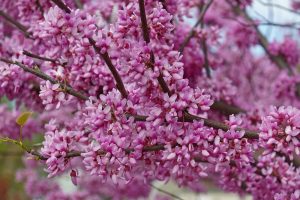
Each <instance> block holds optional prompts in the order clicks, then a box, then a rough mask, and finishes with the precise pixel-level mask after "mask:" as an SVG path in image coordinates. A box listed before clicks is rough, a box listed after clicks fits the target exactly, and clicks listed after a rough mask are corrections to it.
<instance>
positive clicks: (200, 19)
mask: <svg viewBox="0 0 300 200" xmlns="http://www.w3.org/2000/svg"><path fill="white" fill-rule="evenodd" d="M212 3H213V0H210V1H209V2H208V3H207V4H206V5H205V6H204V8H203V9H202V12H201V13H200V16H199V18H198V20H197V22H196V23H195V25H194V26H193V28H192V29H191V31H190V32H189V34H188V36H187V37H186V38H185V39H184V41H183V43H182V44H181V45H180V47H179V50H178V51H179V52H180V54H182V53H183V51H184V48H185V47H186V46H187V45H188V44H189V42H190V40H191V39H192V38H193V37H194V36H195V34H196V30H195V29H196V28H197V26H199V24H200V23H201V22H202V21H203V19H204V16H205V14H206V12H207V10H208V8H209V7H210V6H211V4H212Z"/></svg>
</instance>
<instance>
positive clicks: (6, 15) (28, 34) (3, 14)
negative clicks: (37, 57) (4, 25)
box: [0, 10, 31, 38]
mask: <svg viewBox="0 0 300 200" xmlns="http://www.w3.org/2000/svg"><path fill="white" fill-rule="evenodd" d="M0 16H1V17H3V18H4V19H5V20H6V21H8V22H9V23H10V24H12V25H14V26H15V27H17V28H18V29H19V30H20V31H21V32H22V33H23V34H24V35H25V36H26V37H27V38H31V33H29V32H28V31H27V29H28V28H27V27H26V26H24V25H23V24H21V23H20V22H18V21H16V20H15V19H13V18H12V17H11V16H10V15H8V14H7V13H5V12H4V11H2V10H0Z"/></svg>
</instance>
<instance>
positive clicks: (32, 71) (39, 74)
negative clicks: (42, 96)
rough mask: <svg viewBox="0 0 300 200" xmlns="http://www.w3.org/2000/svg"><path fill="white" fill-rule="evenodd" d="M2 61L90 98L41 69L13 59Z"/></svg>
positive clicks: (67, 91)
mask: <svg viewBox="0 0 300 200" xmlns="http://www.w3.org/2000/svg"><path fill="white" fill-rule="evenodd" d="M0 61H2V62H5V63H7V64H12V65H17V66H19V67H20V68H22V69H23V70H24V71H25V72H29V73H31V74H33V75H35V76H37V77H39V78H41V79H44V80H48V81H50V82H51V83H52V84H59V85H60V87H61V88H63V90H64V91H65V92H66V93H68V94H70V95H73V96H75V97H77V98H79V99H81V100H88V99H89V98H88V97H87V96H85V95H83V94H81V93H79V92H77V91H75V90H74V89H73V88H71V87H70V86H67V85H65V84H62V83H60V82H59V81H57V80H55V79H53V78H52V77H50V76H49V75H47V74H45V73H43V72H42V71H40V70H39V69H32V68H29V67H27V66H25V65H23V64H22V63H19V62H17V61H12V60H8V59H5V58H0Z"/></svg>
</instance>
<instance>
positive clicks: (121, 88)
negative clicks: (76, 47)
mask: <svg viewBox="0 0 300 200" xmlns="http://www.w3.org/2000/svg"><path fill="white" fill-rule="evenodd" d="M89 42H90V44H91V45H92V46H93V48H94V50H95V51H96V52H97V53H98V54H99V55H100V56H101V57H102V59H103V60H104V61H105V63H106V65H107V66H108V68H109V70H110V72H111V73H112V75H113V77H114V79H115V81H116V86H117V89H118V90H119V91H120V93H121V94H122V96H123V98H127V97H128V93H127V91H126V89H125V86H124V83H123V81H122V78H121V76H120V74H119V72H118V70H117V69H116V67H115V66H114V65H113V63H112V61H111V59H110V57H109V55H108V53H107V52H105V53H104V54H102V53H101V51H100V49H99V47H97V46H96V42H95V40H93V39H92V38H89Z"/></svg>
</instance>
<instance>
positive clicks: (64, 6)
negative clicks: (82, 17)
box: [51, 0, 71, 14]
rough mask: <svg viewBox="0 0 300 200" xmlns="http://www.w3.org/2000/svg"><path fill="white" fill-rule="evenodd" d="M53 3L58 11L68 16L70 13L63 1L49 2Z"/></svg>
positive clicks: (53, 0)
mask: <svg viewBox="0 0 300 200" xmlns="http://www.w3.org/2000/svg"><path fill="white" fill-rule="evenodd" d="M51 1H52V2H53V3H55V4H56V5H57V6H58V7H59V8H60V9H62V10H63V11H65V12H66V13H68V14H70V13H71V9H70V8H69V7H68V6H67V5H66V4H64V2H63V1H61V0H51Z"/></svg>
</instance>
